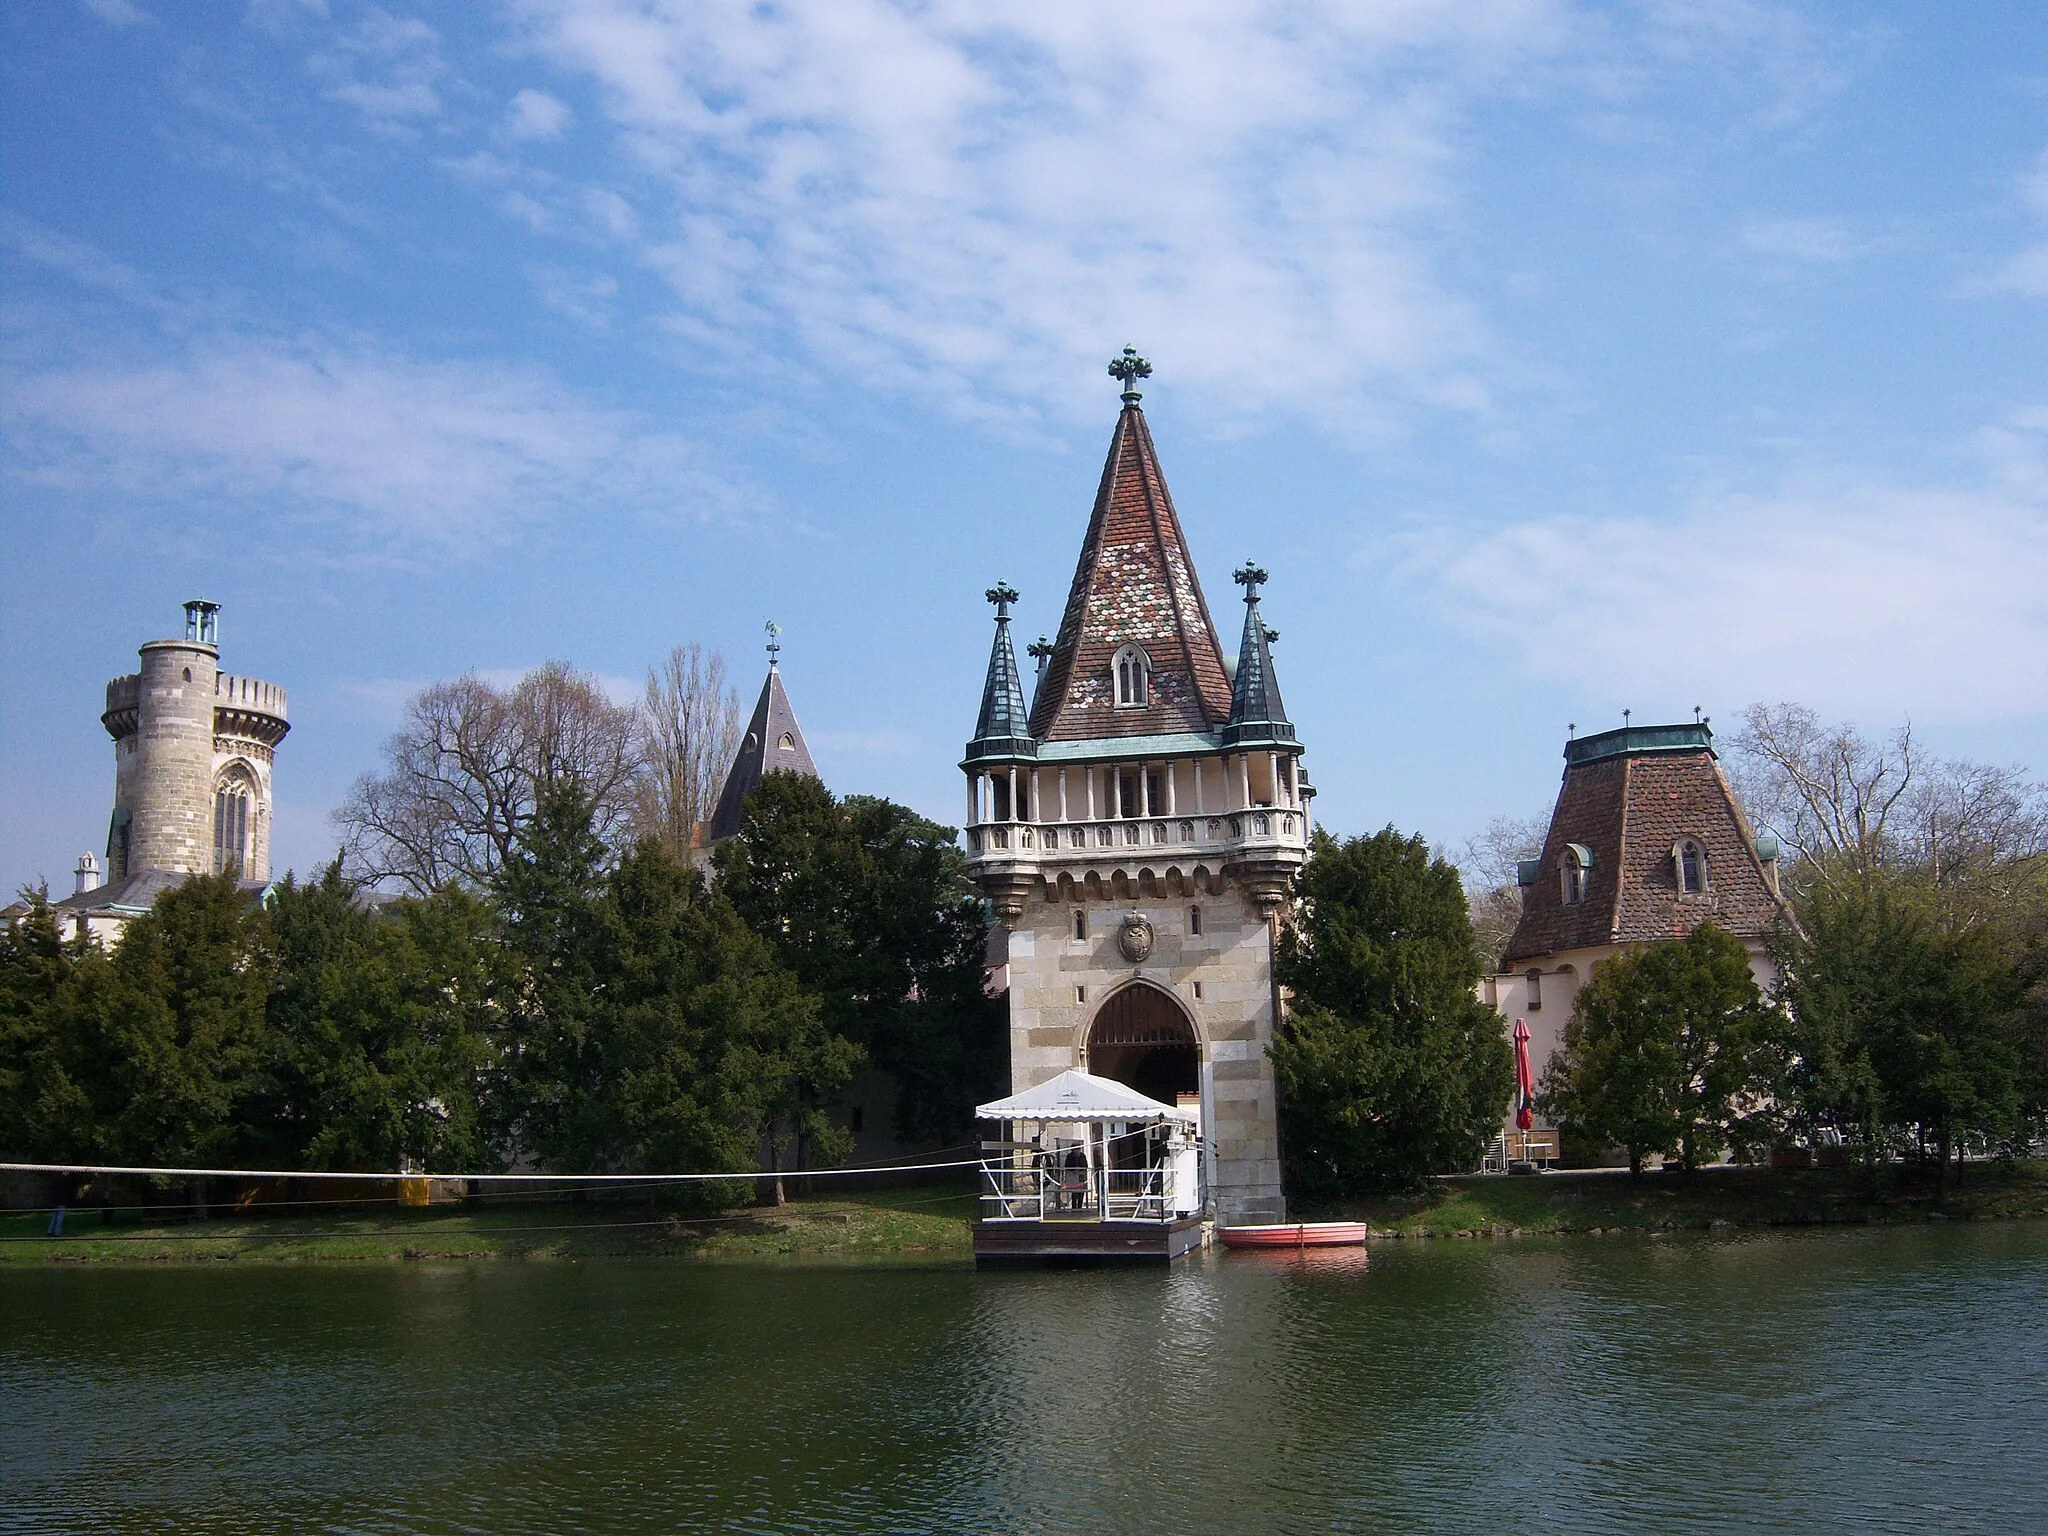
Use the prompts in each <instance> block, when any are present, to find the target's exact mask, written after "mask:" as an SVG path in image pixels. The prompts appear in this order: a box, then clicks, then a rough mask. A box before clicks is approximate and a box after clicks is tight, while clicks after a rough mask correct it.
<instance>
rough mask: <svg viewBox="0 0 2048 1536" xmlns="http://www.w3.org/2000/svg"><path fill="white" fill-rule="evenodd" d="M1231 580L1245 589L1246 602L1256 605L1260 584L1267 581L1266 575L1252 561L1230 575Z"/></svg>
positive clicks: (1248, 561)
mask: <svg viewBox="0 0 2048 1536" xmlns="http://www.w3.org/2000/svg"><path fill="white" fill-rule="evenodd" d="M1230 579H1231V580H1232V581H1234V582H1236V583H1237V584H1238V585H1239V586H1240V587H1243V588H1244V600H1245V601H1246V602H1248V603H1256V602H1257V601H1258V600H1259V583H1260V582H1262V581H1264V580H1265V579H1266V573H1265V571H1264V570H1262V569H1261V568H1260V567H1259V565H1258V564H1257V563H1256V562H1254V561H1251V560H1247V561H1245V563H1244V564H1243V565H1242V566H1240V567H1238V569H1236V570H1234V571H1232V572H1231V573H1230Z"/></svg>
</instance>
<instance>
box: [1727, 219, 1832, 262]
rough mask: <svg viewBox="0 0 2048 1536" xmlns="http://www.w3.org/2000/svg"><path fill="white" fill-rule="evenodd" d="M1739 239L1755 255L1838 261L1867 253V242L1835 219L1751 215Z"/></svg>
mask: <svg viewBox="0 0 2048 1536" xmlns="http://www.w3.org/2000/svg"><path fill="white" fill-rule="evenodd" d="M1735 240H1736V243H1737V244H1738V245H1740V246H1741V247H1742V249H1743V250H1745V251H1747V252H1749V253H1750V254H1751V255H1754V256H1763V257H1767V258H1770V259H1773V260H1777V261H1790V262H1804V263H1812V264H1816V265H1834V264H1838V263H1840V262H1845V261H1853V260H1855V259H1856V257H1858V256H1860V255H1862V254H1863V250H1864V245H1863V242H1862V241H1860V240H1858V239H1857V238H1856V237H1855V236H1854V235H1852V234H1851V233H1850V232H1849V231H1848V230H1847V229H1846V228H1844V227H1843V226H1842V225H1840V224H1838V223H1836V222H1835V221H1834V220H1832V219H1761V218H1758V219H1748V220H1745V221H1744V222H1743V223H1742V224H1741V225H1740V226H1739V227H1738V228H1737V230H1736V232H1735Z"/></svg>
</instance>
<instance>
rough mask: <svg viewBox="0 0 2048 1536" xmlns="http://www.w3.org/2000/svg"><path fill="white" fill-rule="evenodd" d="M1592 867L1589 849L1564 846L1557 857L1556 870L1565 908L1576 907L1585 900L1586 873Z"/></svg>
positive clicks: (1580, 845) (1577, 846) (1582, 845)
mask: <svg viewBox="0 0 2048 1536" xmlns="http://www.w3.org/2000/svg"><path fill="white" fill-rule="evenodd" d="M1592 867H1593V854H1592V850H1591V849H1589V848H1587V847H1586V846H1585V845H1584V844H1582V843H1566V844H1565V845H1564V852H1563V853H1562V854H1560V855H1559V856H1558V860H1557V869H1558V879H1559V883H1560V885H1561V886H1562V887H1563V893H1564V904H1565V905H1566V906H1568V907H1576V906H1577V905H1578V904H1579V903H1580V902H1582V901H1584V900H1585V899H1586V872H1587V871H1588V870H1589V869H1591V868H1592Z"/></svg>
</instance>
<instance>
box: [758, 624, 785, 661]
mask: <svg viewBox="0 0 2048 1536" xmlns="http://www.w3.org/2000/svg"><path fill="white" fill-rule="evenodd" d="M761 627H762V628H763V629H765V630H767V631H768V670H769V671H771V672H773V671H774V670H775V669H776V665H777V663H776V659H775V658H776V657H778V656H780V655H781V654H782V639H781V636H782V626H781V625H780V624H778V623H776V622H775V621H774V620H773V619H770V620H769V621H768V622H767V623H766V624H763V625H762V626H761Z"/></svg>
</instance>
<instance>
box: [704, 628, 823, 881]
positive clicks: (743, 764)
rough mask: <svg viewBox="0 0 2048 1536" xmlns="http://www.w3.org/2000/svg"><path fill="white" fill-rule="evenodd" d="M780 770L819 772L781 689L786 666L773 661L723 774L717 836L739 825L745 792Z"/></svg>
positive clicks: (715, 822)
mask: <svg viewBox="0 0 2048 1536" xmlns="http://www.w3.org/2000/svg"><path fill="white" fill-rule="evenodd" d="M776 772H788V773H802V774H808V775H809V776H810V777H811V778H814V779H815V778H817V777H818V776H819V774H818V769H817V765H816V764H814V763H813V762H812V761H811V749H810V748H809V747H807V746H805V745H804V733H803V729H802V727H800V726H799V725H798V724H797V723H796V711H795V710H794V709H792V708H790V705H789V695H788V694H787V693H785V692H783V689H782V669H781V668H780V667H777V666H776V665H775V664H774V663H773V662H770V663H769V664H768V678H767V680H766V681H765V682H763V683H762V684H761V697H760V699H759V700H757V701H756V703H755V705H754V717H753V718H752V719H751V720H749V721H748V722H747V734H746V735H745V736H744V737H742V738H741V740H740V750H739V753H738V755H737V756H735V757H734V758H733V760H732V771H731V772H730V773H728V774H726V776H725V788H724V789H723V790H721V791H720V792H719V796H718V809H717V810H715V811H713V812H712V813H711V839H712V841H713V842H716V841H717V840H718V839H720V838H722V837H731V836H732V835H733V833H735V832H737V831H739V829H740V812H741V811H742V810H743V809H744V808H745V804H746V799H747V796H748V795H749V794H751V793H753V789H754V786H755V785H756V784H758V783H760V782H761V778H762V775H764V774H769V773H776Z"/></svg>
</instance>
